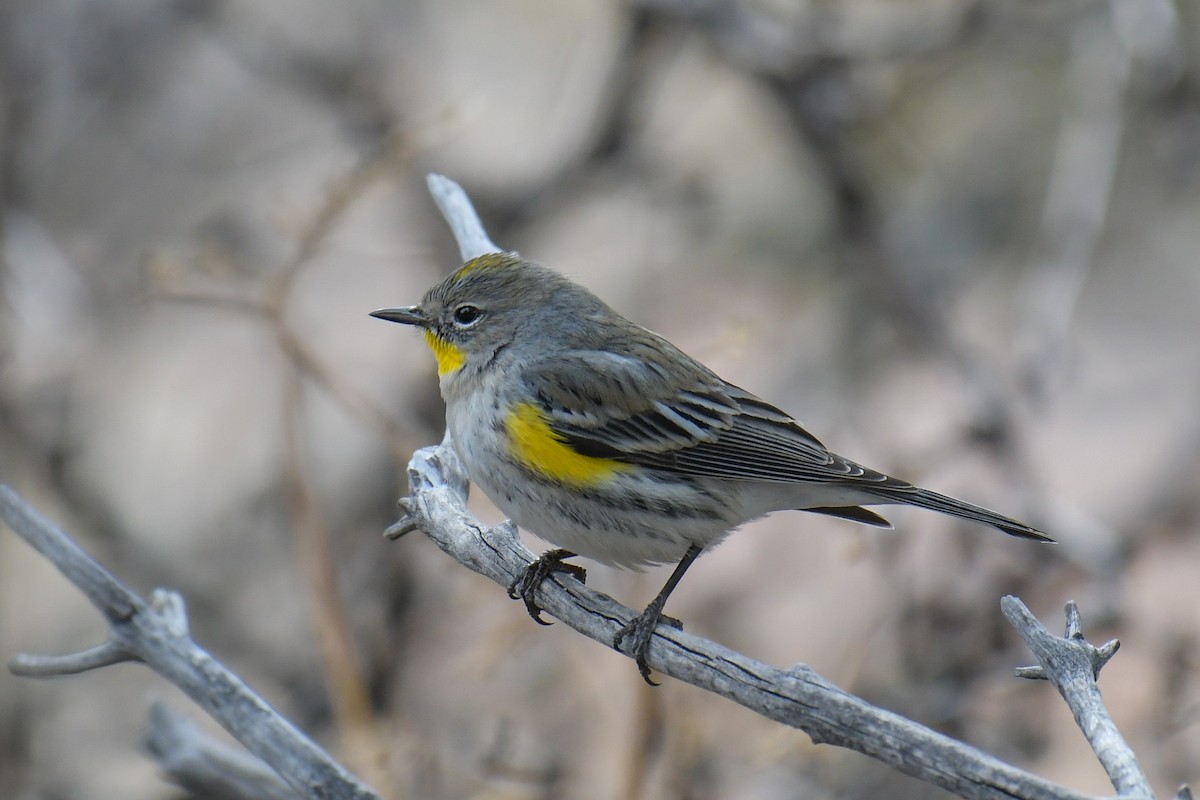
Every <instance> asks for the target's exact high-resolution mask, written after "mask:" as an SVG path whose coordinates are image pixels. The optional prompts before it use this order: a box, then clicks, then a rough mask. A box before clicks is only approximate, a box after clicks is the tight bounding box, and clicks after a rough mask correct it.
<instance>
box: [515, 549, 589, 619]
mask: <svg viewBox="0 0 1200 800" xmlns="http://www.w3.org/2000/svg"><path fill="white" fill-rule="evenodd" d="M574 555H575V554H574V553H572V552H571V551H570V550H563V549H561V548H559V549H557V550H547V551H546V552H545V553H542V554H541V555H540V556H538V557H537V558H536V559H535V560H534V561H532V562H531V563H530V564H529V565H528V566H527V567H525V569H524V570H522V572H521V574H520V575H518V576H517V577H516V578H514V579H513V581H512V583H510V584H509V585H508V596H509V597H511V598H512V599H513V600H523V601H524V602H525V610H526V611H527V612H528V613H529V616H530V618H531V619H532V620H533V621H534V622H536V623H537V624H538V625H552V624H553V623H551V622H549V621H548V620H546V619H543V618H542V609H541V607H540V606H538V604H537V602H536V600H535V597H536V596H537V591H538V589H539V588H540V587H541V585H542V581H544V580H546V578H548V577H550V575H551V574H553V573H555V572H564V573H566V574H567V575H571V576H572V577H574V578H575V579H576V580H578V581H579V582H580V583H585V582H586V581H587V570H585V569H584V568H583V567H581V566H579V565H578V564H568V563H566V562H565V561H563V559H565V558H570V557H572V556H574Z"/></svg>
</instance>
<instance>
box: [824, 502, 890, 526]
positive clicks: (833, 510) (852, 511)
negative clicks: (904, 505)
mask: <svg viewBox="0 0 1200 800" xmlns="http://www.w3.org/2000/svg"><path fill="white" fill-rule="evenodd" d="M804 511H811V512H812V513H814V514H824V515H825V516H827V517H837V518H839V519H848V520H850V521H851V522H861V523H862V524H864V525H874V526H875V527H876V528H891V527H892V523H890V522H888V521H887V520H886V519H884V518H883V517H881V516H879V515H878V514H876V513H875V512H874V511H871V510H869V509H866V508H863V507H862V506H821V507H818V508H806V509H804Z"/></svg>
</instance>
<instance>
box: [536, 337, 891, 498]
mask: <svg viewBox="0 0 1200 800" xmlns="http://www.w3.org/2000/svg"><path fill="white" fill-rule="evenodd" d="M676 352H677V351H676ZM645 355H646V354H639V353H629V354H625V353H614V352H604V351H596V350H579V351H571V352H566V353H559V354H555V355H553V356H548V357H545V358H542V359H539V360H538V361H537V362H536V363H535V364H534V365H533V366H531V367H530V368H529V369H527V370H526V371H525V373H524V375H523V378H524V380H525V383H526V386H527V387H528V389H529V391H530V394H532V395H533V396H534V397H536V398H537V403H538V405H539V407H540V410H541V411H542V412H543V413H544V414H545V415H546V417H547V418H548V420H549V425H550V428H551V430H553V431H554V432H555V433H556V434H557V435H558V436H559V437H561V439H562V441H563V442H564V443H566V444H567V445H569V446H570V447H572V448H573V449H574V450H576V451H577V452H579V453H582V454H585V455H591V456H596V457H602V458H611V459H614V460H617V461H624V462H627V463H633V464H640V465H643V466H648V467H655V468H658V469H663V470H668V471H673V472H678V473H683V474H687V475H694V476H698V477H708V478H722V479H727V480H756V481H770V482H776V483H793V482H848V483H854V484H860V485H861V484H870V485H872V486H873V487H884V486H886V487H896V488H899V487H902V486H907V485H908V484H905V483H904V482H902V481H899V480H896V479H894V478H889V477H887V476H885V475H883V474H882V473H879V472H875V471H873V470H869V469H866V468H865V467H862V466H859V465H858V464H855V463H854V462H852V461H848V460H846V459H844V458H842V457H841V456H838V455H835V454H833V453H830V452H829V451H828V450H827V449H826V448H825V446H824V445H822V444H821V442H820V441H818V440H817V438H816V437H814V436H813V435H812V434H810V433H808V432H807V431H806V430H804V429H803V428H802V427H800V425H799V424H798V423H797V422H796V421H795V420H794V419H792V418H791V417H790V416H788V415H787V414H785V413H784V412H783V411H781V410H779V409H778V408H776V407H775V406H773V405H771V404H770V403H767V402H765V401H763V400H761V399H759V398H758V397H756V396H754V395H753V394H751V393H750V392H747V391H745V390H744V389H740V388H738V387H737V386H734V385H732V384H730V383H726V382H725V381H723V380H721V379H720V378H719V377H717V376H716V375H715V374H713V373H712V372H711V371H709V370H708V369H706V368H705V367H703V366H702V365H700V364H699V363H698V362H694V361H691V360H690V359H688V360H687V363H686V367H687V369H685V370H684V372H686V373H687V374H686V377H683V378H682V380H681V379H680V378H681V376H680V375H678V374H672V375H666V374H664V371H663V370H662V369H660V368H658V367H657V366H656V362H655V360H654V359H652V358H645V357H644V356H645ZM680 355H682V354H680ZM684 358H686V356H685V357H684ZM677 363H678V362H677Z"/></svg>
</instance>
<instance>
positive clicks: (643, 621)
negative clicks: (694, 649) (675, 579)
mask: <svg viewBox="0 0 1200 800" xmlns="http://www.w3.org/2000/svg"><path fill="white" fill-rule="evenodd" d="M660 622H662V623H664V624H665V625H667V626H669V627H672V628H675V629H676V630H683V623H682V622H680V621H679V620H677V619H676V618H675V617H669V616H667V615H666V614H663V613H662V606H658V605H656V604H654V603H651V604H650V606H649V607H648V608H647V609H646V610H645V611H643V612H642V613H641V614H639V615H638V616H636V617H634V618H633V619H631V620H629V622H626V623H625V624H624V625H622V626H621V629H620V630H618V631H617V633H616V635H615V636H613V648H614V649H616V650H618V651H620V650H621V645H622V644H623V643H625V642H626V641H628V642H629V649H628V653H629V655H631V656H633V660H634V661H635V662H636V663H637V668H638V673H639V674H640V675H641V676H642V680H644V681H645V682H646V683H648V684H650V685H651V686H661V684H660V683H659V682H658V681H655V680H653V679H651V677H650V665H649V664H647V663H646V654H647V653H648V652H649V650H650V640H651V639H653V638H654V630H655V629H656V628H657V627H658V623H660Z"/></svg>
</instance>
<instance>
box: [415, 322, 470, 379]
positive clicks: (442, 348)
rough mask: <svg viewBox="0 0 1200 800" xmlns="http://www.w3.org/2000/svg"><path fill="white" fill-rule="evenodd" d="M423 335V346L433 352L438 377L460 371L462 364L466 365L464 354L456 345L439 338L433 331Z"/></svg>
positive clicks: (425, 332)
mask: <svg viewBox="0 0 1200 800" xmlns="http://www.w3.org/2000/svg"><path fill="white" fill-rule="evenodd" d="M424 334H425V344H427V345H429V349H430V350H432V351H433V357H434V358H436V359H437V365H438V377H441V376H442V375H447V374H449V373H451V372H457V371H458V370H460V369H462V365H463V364H465V363H467V355H466V353H464V352H463V351H462V350H461V349H460V348H459V347H458V346H457V345H453V344H451V343H450V342H447V341H446V340H445V339H442V338H439V337H438V335H437V334H436V333H434V332H433V331H424Z"/></svg>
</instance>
